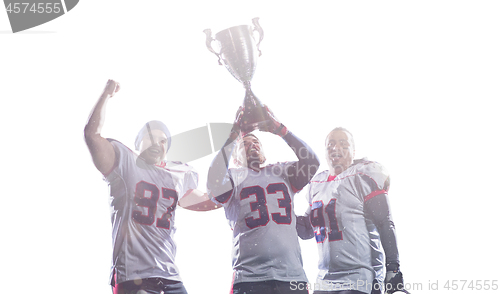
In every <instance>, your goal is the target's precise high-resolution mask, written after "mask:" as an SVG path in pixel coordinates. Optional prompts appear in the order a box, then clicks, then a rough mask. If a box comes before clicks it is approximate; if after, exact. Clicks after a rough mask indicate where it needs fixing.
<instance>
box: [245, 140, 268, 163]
mask: <svg viewBox="0 0 500 294" xmlns="http://www.w3.org/2000/svg"><path fill="white" fill-rule="evenodd" d="M239 148H240V154H241V155H243V156H244V158H245V159H246V162H247V166H248V167H251V168H258V167H259V166H260V164H261V163H264V161H265V160H266V158H265V156H264V152H263V150H262V145H261V144H260V141H259V140H258V139H257V138H255V137H254V136H247V137H244V138H243V140H242V141H241V142H240V147H239ZM252 165H255V166H253V167H252Z"/></svg>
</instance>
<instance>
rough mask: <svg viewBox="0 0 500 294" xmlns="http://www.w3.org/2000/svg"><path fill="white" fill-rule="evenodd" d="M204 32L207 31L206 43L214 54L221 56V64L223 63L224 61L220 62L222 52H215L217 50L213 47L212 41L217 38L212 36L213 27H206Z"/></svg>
mask: <svg viewBox="0 0 500 294" xmlns="http://www.w3.org/2000/svg"><path fill="white" fill-rule="evenodd" d="M203 32H204V33H205V35H207V40H206V45H207V49H208V51H210V52H212V53H213V54H215V55H217V58H219V65H222V63H221V62H220V60H221V58H220V54H219V53H217V52H215V50H214V49H213V48H212V41H215V39H214V38H212V30H211V29H206V30H204V31H203Z"/></svg>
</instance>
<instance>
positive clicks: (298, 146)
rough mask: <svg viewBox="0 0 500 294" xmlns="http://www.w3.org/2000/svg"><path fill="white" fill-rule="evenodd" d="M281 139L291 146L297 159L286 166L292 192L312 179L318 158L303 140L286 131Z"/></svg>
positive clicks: (317, 164) (317, 165) (316, 168)
mask: <svg viewBox="0 0 500 294" xmlns="http://www.w3.org/2000/svg"><path fill="white" fill-rule="evenodd" d="M283 140H285V142H286V143H287V144H288V146H290V148H292V150H293V152H294V153H295V155H296V156H297V158H298V159H299V161H296V162H294V163H293V164H292V165H291V166H289V167H287V175H288V178H289V181H290V184H291V186H292V189H293V190H294V192H297V191H300V190H301V189H302V188H303V187H304V186H305V185H307V183H308V182H309V181H310V180H311V179H312V177H313V176H314V174H316V171H317V170H318V168H319V159H318V156H317V155H316V153H314V151H313V150H312V149H311V147H309V145H307V144H306V143H305V142H304V141H302V140H301V139H299V138H298V137H297V136H295V135H294V134H292V133H291V132H288V134H286V135H285V136H283Z"/></svg>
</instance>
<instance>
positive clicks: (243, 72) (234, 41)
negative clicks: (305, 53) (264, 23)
mask: <svg viewBox="0 0 500 294" xmlns="http://www.w3.org/2000/svg"><path fill="white" fill-rule="evenodd" d="M252 23H253V27H252V26H249V25H240V26H235V27H231V28H228V29H225V30H222V31H220V32H218V33H217V34H215V38H212V31H211V30H210V29H206V30H204V31H203V32H204V33H205V34H206V35H207V41H206V45H207V48H208V50H209V51H210V52H212V53H214V54H215V55H216V56H217V57H218V58H219V65H222V63H221V60H222V61H224V65H225V66H226V68H227V70H228V71H229V72H230V73H231V74H232V75H233V77H235V78H236V79H237V80H238V81H239V82H240V83H242V84H243V86H244V87H245V90H246V94H245V99H244V100H243V107H244V108H245V109H244V113H243V117H242V124H241V129H242V130H243V131H249V130H252V129H254V127H255V125H256V124H258V123H260V122H264V121H267V119H268V118H267V111H266V110H265V108H264V106H263V105H262V103H261V102H260V101H259V99H258V98H257V97H256V96H255V95H254V94H253V92H252V90H251V89H250V81H251V80H252V77H253V74H254V72H255V69H256V68H257V58H258V57H259V56H260V55H261V54H262V53H261V51H260V49H259V45H260V42H261V41H262V39H263V38H264V31H263V30H262V28H261V26H260V25H259V18H258V17H256V18H254V19H252ZM255 31H257V32H258V33H259V41H258V42H257V43H256V41H255V37H254V32H255ZM213 41H217V43H218V44H219V47H220V53H217V52H215V50H214V49H213V48H212V42H213Z"/></svg>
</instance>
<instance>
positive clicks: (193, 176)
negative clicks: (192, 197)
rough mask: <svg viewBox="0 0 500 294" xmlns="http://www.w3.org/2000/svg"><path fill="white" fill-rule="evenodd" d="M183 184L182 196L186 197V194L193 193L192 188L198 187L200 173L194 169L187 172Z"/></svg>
mask: <svg viewBox="0 0 500 294" xmlns="http://www.w3.org/2000/svg"><path fill="white" fill-rule="evenodd" d="M183 180H184V181H183V184H182V190H181V197H180V198H182V197H184V196H185V195H187V194H189V193H191V191H192V190H194V189H196V188H198V173H197V172H195V171H194V170H190V171H188V172H186V174H185V175H184V179H183Z"/></svg>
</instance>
